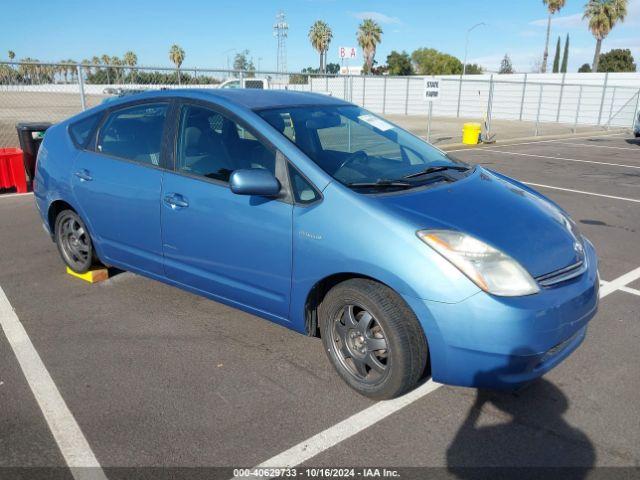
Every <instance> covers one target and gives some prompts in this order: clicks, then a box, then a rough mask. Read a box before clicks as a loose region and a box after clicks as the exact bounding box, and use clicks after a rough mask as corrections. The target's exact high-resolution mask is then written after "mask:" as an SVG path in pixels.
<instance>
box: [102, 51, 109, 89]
mask: <svg viewBox="0 0 640 480" xmlns="http://www.w3.org/2000/svg"><path fill="white" fill-rule="evenodd" d="M100 58H101V59H102V63H103V64H104V65H106V68H105V70H106V72H107V83H108V84H111V73H110V70H111V69H110V68H109V64H110V63H111V57H110V56H109V55H107V54H106V53H105V54H103V55H102V56H101V57H100Z"/></svg>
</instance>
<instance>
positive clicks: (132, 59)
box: [122, 50, 138, 83]
mask: <svg viewBox="0 0 640 480" xmlns="http://www.w3.org/2000/svg"><path fill="white" fill-rule="evenodd" d="M122 58H123V60H124V64H125V65H127V66H128V67H129V81H130V82H129V83H133V74H134V68H133V67H135V66H136V65H137V64H138V56H137V55H136V54H135V53H134V52H132V51H131V50H129V51H128V52H126V53H125V54H124V57H122Z"/></svg>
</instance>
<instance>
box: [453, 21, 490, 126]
mask: <svg viewBox="0 0 640 480" xmlns="http://www.w3.org/2000/svg"><path fill="white" fill-rule="evenodd" d="M482 26H485V27H486V26H487V24H486V23H484V22H480V23H476V24H475V25H474V26H473V27H471V28H469V29H468V30H467V35H466V37H465V41H464V62H462V73H461V74H460V80H459V81H458V111H457V113H456V117H460V100H461V98H462V77H463V76H464V75H465V74H466V73H467V52H468V51H469V34H470V33H471V32H472V31H473V30H475V29H476V28H478V27H482Z"/></svg>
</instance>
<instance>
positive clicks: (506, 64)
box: [498, 53, 513, 73]
mask: <svg viewBox="0 0 640 480" xmlns="http://www.w3.org/2000/svg"><path fill="white" fill-rule="evenodd" d="M498 73H513V65H512V64H511V58H509V55H508V54H506V53H505V55H504V57H503V59H502V61H501V62H500V70H499V71H498Z"/></svg>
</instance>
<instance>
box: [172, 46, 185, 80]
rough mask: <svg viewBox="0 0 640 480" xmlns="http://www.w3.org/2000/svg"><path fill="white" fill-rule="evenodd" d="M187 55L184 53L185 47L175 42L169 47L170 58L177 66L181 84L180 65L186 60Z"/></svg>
mask: <svg viewBox="0 0 640 480" xmlns="http://www.w3.org/2000/svg"><path fill="white" fill-rule="evenodd" d="M186 56H187V55H186V54H185V53H184V49H183V48H182V47H181V46H180V45H177V44H175V43H174V44H173V45H171V48H170V49H169V60H171V62H172V63H173V64H174V65H175V66H176V75H177V77H178V85H180V84H181V82H180V66H181V65H182V62H184V59H185V57H186Z"/></svg>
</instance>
